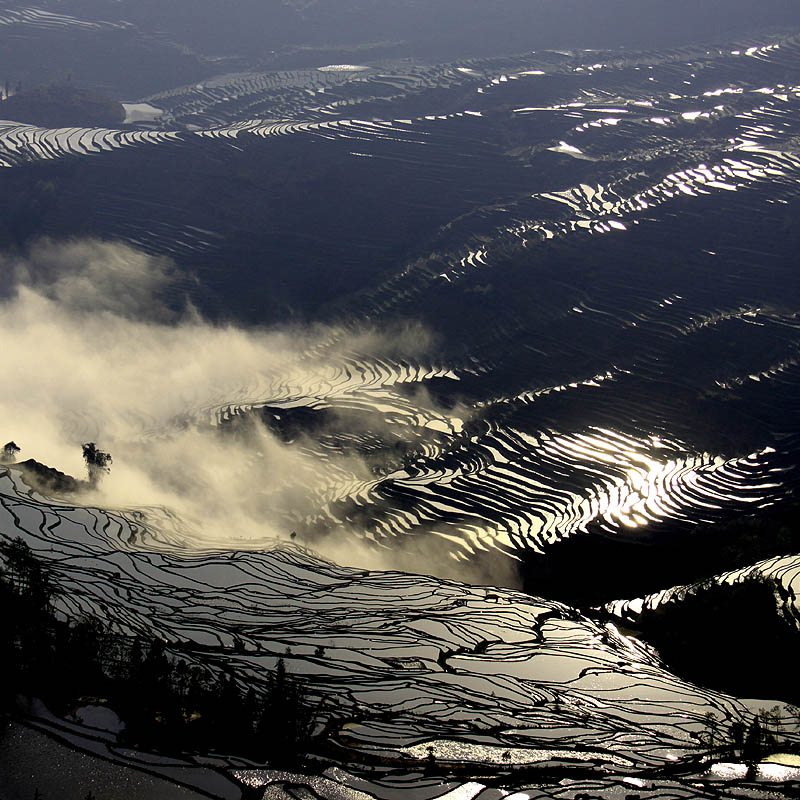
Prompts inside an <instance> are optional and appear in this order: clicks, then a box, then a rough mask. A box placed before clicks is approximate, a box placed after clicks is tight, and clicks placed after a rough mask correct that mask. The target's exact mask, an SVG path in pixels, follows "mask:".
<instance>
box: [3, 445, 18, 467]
mask: <svg viewBox="0 0 800 800" xmlns="http://www.w3.org/2000/svg"><path fill="white" fill-rule="evenodd" d="M20 449H21V448H20V447H19V445H18V444H17V443H16V442H6V444H4V445H3V463H4V464H13V463H14V462H15V461H16V460H17V453H19V452H20Z"/></svg>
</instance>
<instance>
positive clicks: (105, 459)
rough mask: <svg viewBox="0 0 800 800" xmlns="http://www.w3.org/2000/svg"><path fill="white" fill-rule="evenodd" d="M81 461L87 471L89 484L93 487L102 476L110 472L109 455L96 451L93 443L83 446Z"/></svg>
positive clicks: (110, 460)
mask: <svg viewBox="0 0 800 800" xmlns="http://www.w3.org/2000/svg"><path fill="white" fill-rule="evenodd" d="M83 460H84V461H85V462H86V467H87V468H88V470H89V483H90V484H91V485H92V486H95V485H96V484H97V482H98V481H99V480H100V478H101V477H103V475H107V474H108V473H109V472H110V471H111V467H110V466H109V465H110V464H111V462H112V458H111V453H106V452H104V451H103V450H98V449H97V445H96V444H95V443H94V442H87V443H86V444H84V445H83Z"/></svg>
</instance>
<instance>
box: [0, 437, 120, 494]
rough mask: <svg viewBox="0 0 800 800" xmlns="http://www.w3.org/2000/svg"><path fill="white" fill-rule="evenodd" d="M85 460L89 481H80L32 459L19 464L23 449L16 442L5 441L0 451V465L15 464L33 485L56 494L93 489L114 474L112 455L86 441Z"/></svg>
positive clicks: (84, 445)
mask: <svg viewBox="0 0 800 800" xmlns="http://www.w3.org/2000/svg"><path fill="white" fill-rule="evenodd" d="M81 449H82V451H83V460H84V462H85V463H86V469H87V472H88V475H89V479H88V481H81V480H77V479H75V478H73V477H72V476H71V475H65V474H64V473H63V472H59V470H57V469H53V467H48V466H47V465H45V464H42V463H41V462H39V461H36V460H34V459H32V458H29V459H28V460H27V461H19V462H18V461H17V457H18V456H19V454H20V452H22V449H21V448H20V446H19V445H18V444H17V443H16V442H13V441H12V442H6V443H5V444H4V445H3V448H2V451H0V464H15V465H16V467H17V468H18V469H19V470H21V471H22V472H23V474H24V475H25V477H26V478H27V479H28V480H29V481H31V485H32V486H33V487H34V488H36V489H38V490H39V491H42V492H45V493H47V492H54V493H55V494H73V493H75V492H79V491H82V490H85V489H94V488H96V487H97V485H98V483H99V482H100V480H101V479H102V478H103V477H104V476H106V475H107V474H108V473H109V472H110V471H111V463H112V461H113V459H112V458H111V453H107V452H106V451H105V450H100V448H98V447H97V445H96V444H95V443H94V442H86V443H85V444H83V445H82V446H81Z"/></svg>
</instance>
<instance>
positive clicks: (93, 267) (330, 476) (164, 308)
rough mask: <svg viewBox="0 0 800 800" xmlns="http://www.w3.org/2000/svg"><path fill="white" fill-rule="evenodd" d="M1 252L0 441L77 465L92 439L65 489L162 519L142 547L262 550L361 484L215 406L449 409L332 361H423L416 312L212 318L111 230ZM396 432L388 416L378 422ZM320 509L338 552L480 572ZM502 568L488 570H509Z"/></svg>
mask: <svg viewBox="0 0 800 800" xmlns="http://www.w3.org/2000/svg"><path fill="white" fill-rule="evenodd" d="M0 265H1V266H2V267H3V269H4V272H5V274H6V275H11V276H13V278H12V286H10V287H9V291H8V292H7V295H6V297H5V299H4V301H3V302H2V303H1V304H0V332H1V334H2V336H3V338H4V340H5V341H6V342H9V343H13V344H12V346H9V347H6V348H3V351H2V354H0V369H1V370H2V374H3V376H4V380H5V385H6V387H7V391H6V392H5V393H4V395H3V397H2V398H0V419H2V420H3V424H2V434H1V435H2V436H3V437H5V438H4V439H3V441H9V440H12V439H13V440H14V441H15V442H17V443H18V444H19V445H20V446H21V447H22V448H23V452H22V454H21V458H23V459H24V458H34V459H36V460H37V461H40V462H43V463H45V464H47V465H48V466H52V467H55V468H57V469H59V470H61V471H63V472H66V473H69V474H71V475H74V476H76V477H81V476H83V475H85V471H86V466H85V464H84V462H83V457H82V452H81V444H82V443H84V442H87V441H93V442H96V443H97V445H98V447H100V448H102V449H103V450H105V451H107V452H110V453H111V454H112V456H113V467H112V470H111V472H110V474H109V475H108V476H106V477H105V478H104V479H103V480H102V481H100V482H99V483H98V484H97V485H96V486H95V487H94V488H92V489H88V490H87V491H85V492H83V493H82V494H81V496H80V497H79V501H80V502H81V503H84V504H86V505H98V506H101V507H103V508H109V509H121V510H129V509H137V510H139V511H142V512H143V513H145V516H146V517H148V518H149V519H150V521H151V527H153V528H154V529H155V531H156V532H157V531H158V530H159V527H160V526H163V524H164V521H165V520H169V528H170V530H171V533H170V536H169V537H166V536H165V539H164V540H162V541H155V542H151V543H150V544H151V545H156V546H164V545H165V542H166V539H167V538H173V534H174V533H175V531H176V530H177V532H178V534H179V538H180V540H181V541H182V543H183V546H190V547H193V548H196V549H198V550H199V549H207V548H216V547H221V548H242V549H251V548H260V547H268V546H274V543H275V541H274V540H275V539H284V540H288V539H291V538H293V537H292V533H293V528H294V527H302V521H303V520H304V519H306V518H309V517H311V518H315V519H323V521H324V518H325V515H326V512H325V508H326V506H327V504H328V503H329V502H330V501H331V500H335V499H337V498H342V499H344V498H347V497H348V496H350V495H351V493H352V492H353V491H355V490H358V491H359V492H361V493H363V492H365V491H369V489H370V487H371V486H373V485H374V484H375V483H376V480H377V479H376V477H375V475H374V474H373V473H372V471H371V470H370V469H369V467H368V466H367V464H365V463H364V461H363V460H362V459H361V458H360V457H359V456H357V455H346V454H342V453H335V452H334V453H324V454H321V453H320V451H319V448H317V447H315V446H314V442H312V441H311V440H310V439H309V438H308V437H306V436H304V435H299V436H296V437H294V438H293V439H292V440H291V441H288V442H287V441H283V440H282V439H281V438H279V437H278V436H276V435H275V434H274V433H273V432H271V431H270V430H269V429H268V428H267V427H266V426H265V425H264V424H263V423H262V421H261V420H260V417H259V416H258V415H257V414H250V415H246V414H242V415H238V416H236V423H237V424H236V425H235V426H233V428H234V429H233V430H231V429H230V428H231V426H229V429H228V430H225V427H224V426H221V425H220V424H219V422H220V419H221V418H224V416H225V414H226V413H227V412H228V410H229V409H230V408H231V407H234V408H236V407H239V406H243V407H244V408H245V409H246V408H248V407H250V406H252V405H255V406H256V407H258V405H259V404H264V403H265V402H269V403H270V404H273V403H274V404H277V405H278V406H280V403H281V402H283V403H288V404H291V403H299V404H303V405H310V406H314V405H315V404H317V405H322V406H328V405H334V406H335V403H336V401H337V399H341V398H342V397H346V398H347V399H348V401H349V402H352V401H353V398H354V397H356V398H358V399H359V400H360V402H362V403H367V404H369V402H370V398H371V397H374V400H375V402H376V403H378V404H379V405H380V408H382V409H385V408H386V407H387V406H388V407H389V408H390V409H391V408H395V409H396V411H397V413H406V414H410V420H411V421H412V422H411V424H412V425H413V424H415V423H416V424H418V423H419V422H420V420H421V421H423V423H424V424H428V425H431V426H433V427H435V428H436V429H437V430H440V429H446V428H447V427H452V426H454V425H455V426H457V425H458V423H459V422H460V420H458V419H455V420H454V419H453V418H452V416H449V415H451V414H452V412H443V411H440V410H439V409H437V408H436V407H435V404H434V403H433V401H432V400H431V399H430V397H429V396H428V393H427V392H426V391H425V390H424V387H422V386H419V387H417V390H416V391H413V392H410V393H409V392H408V391H405V392H403V393H402V394H401V393H399V392H396V391H395V390H394V388H393V386H392V385H391V382H392V380H393V379H396V380H398V381H402V380H403V379H404V378H403V377H402V375H401V374H400V372H398V374H397V375H396V376H395V377H394V378H393V377H392V375H389V374H387V375H386V376H385V377H384V378H383V379H382V380H381V381H377V382H376V381H375V380H374V379H370V380H367V378H365V377H364V376H363V375H362V376H360V380H361V382H359V381H358V380H357V379H356V380H355V383H354V382H353V381H354V374H353V371H350V372H345V370H344V368H343V364H344V361H345V359H354V358H355V359H361V360H369V359H381V360H382V361H383V362H384V363H386V362H387V361H388V362H389V363H391V361H392V360H393V359H402V358H413V359H424V358H426V357H427V355H428V354H429V351H430V350H431V349H432V347H433V344H434V342H435V338H434V337H433V336H432V335H431V334H430V332H429V331H426V330H425V329H423V328H421V327H420V326H418V325H414V324H411V323H409V324H408V325H404V326H399V327H395V328H393V329H392V330H390V331H385V332H383V333H379V332H376V331H374V330H369V329H358V330H345V329H343V328H335V327H330V326H328V327H314V328H300V327H295V328H282V329H269V330H267V329H245V328H242V327H237V326H235V325H231V324H228V325H218V324H212V323H211V322H209V321H207V320H205V319H203V318H202V316H201V315H200V314H199V313H198V312H197V311H196V310H195V309H194V308H193V307H192V305H191V303H189V302H188V301H186V300H184V301H182V302H181V303H180V304H179V306H180V307H178V308H176V307H175V306H176V303H175V291H174V285H175V283H176V281H179V280H180V279H181V278H182V275H181V273H180V271H179V270H178V269H177V268H176V266H175V265H174V263H172V262H171V261H170V260H169V259H166V258H154V257H151V256H149V255H147V254H144V253H142V252H140V251H138V250H136V249H134V248H132V247H130V246H129V245H127V244H123V243H111V242H101V241H97V240H81V241H70V242H64V243H58V242H54V241H50V240H42V241H40V242H38V243H37V244H35V245H34V246H32V247H31V248H30V249H29V251H28V252H26V253H25V254H24V255H8V254H7V255H5V256H3V257H2V259H0ZM166 296H169V297H170V301H171V302H170V305H169V306H168V305H167V304H166V303H165V301H164V297H166ZM348 423H349V424H352V421H351V420H350V419H349V418H348ZM375 425H376V418H375V415H374V414H372V415H370V429H371V430H373V432H374V427H375ZM402 428H403V426H402V425H400V426H398V425H397V424H395V425H393V426H392V431H393V435H394V436H395V437H396V436H397V435H398V433H397V431H398V429H400V430H402ZM323 456H324V457H323ZM327 522H328V525H329V528H330V531H331V532H329V533H326V534H325V535H324V536H323V537H322V538H320V537H315V538H314V541H313V542H312V545H313V548H314V549H315V550H316V551H318V552H320V553H322V554H323V555H327V556H328V557H331V558H333V559H334V560H336V561H338V562H339V563H344V564H348V565H351V566H364V567H371V568H380V569H391V568H396V569H403V570H410V571H420V570H422V571H425V572H433V573H436V574H440V575H442V576H445V577H456V576H457V577H459V578H461V579H465V578H466V579H470V578H471V579H472V580H475V581H478V582H483V580H484V579H486V578H488V576H486V575H484V574H483V571H484V568H483V567H480V568H477V567H472V568H470V567H469V566H465V565H464V564H461V563H458V564H457V563H456V562H454V561H453V559H452V558H451V557H450V554H449V552H448V549H447V546H446V545H447V542H446V540H436V537H433V536H430V537H427V536H426V537H415V539H416V541H415V542H414V543H413V545H411V546H410V547H409V548H404V546H403V543H402V542H398V543H396V545H397V547H396V548H394V547H393V548H392V550H389V549H385V548H384V549H378V548H377V547H375V546H372V545H370V544H368V543H367V542H366V541H365V540H364V532H363V531H359V530H355V529H353V528H351V527H347V526H346V525H336V524H334V523H333V522H331V521H330V520H328V521H327ZM156 536H157V537H158V533H156ZM296 541H297V542H298V543H303V539H302V536H301V537H300V538H299V539H297V540H296ZM492 571H493V572H494V571H495V568H494V567H493V568H492ZM507 572H508V574H507V576H505V577H502V580H503V582H514V580H515V578H514V577H513V572H514V570H513V569H510V568H509V569H508V570H507ZM491 577H492V578H497V577H498V576H497V575H492V576H491Z"/></svg>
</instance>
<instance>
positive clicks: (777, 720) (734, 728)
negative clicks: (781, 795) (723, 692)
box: [700, 706, 800, 767]
mask: <svg viewBox="0 0 800 800" xmlns="http://www.w3.org/2000/svg"><path fill="white" fill-rule="evenodd" d="M789 714H790V717H788V718H785V717H784V716H783V714H782V713H781V707H780V706H773V708H770V709H768V708H762V709H761V710H760V711H759V713H758V714H757V715H756V716H755V717H754V718H753V719H752V721H751V722H750V724H749V725H745V723H744V722H733V723H731V724H730V725H725V724H724V723H723V721H722V720H721V719H720V718H719V717H718V716H717V715H716V714H713V713H709V714H706V716H705V720H704V721H705V725H706V727H705V730H704V731H703V732H702V733H701V734H700V741H701V743H702V744H703V745H704V746H705V748H706V751H707V753H708V754H709V755H710V756H712V757H715V758H727V759H742V760H743V761H745V762H746V763H748V764H750V765H751V767H752V766H755V764H756V763H758V762H759V761H761V760H762V759H763V758H764V757H765V756H768V755H770V754H772V753H775V752H778V751H782V752H798V751H800V739H798V737H797V735H796V734H795V735H794V737H793V738H789V737H787V736H786V734H785V733H784V726H785V725H786V724H787V723H788V724H789V726H790V727H792V728H795V727H796V726H797V725H800V709H798V708H790V709H789Z"/></svg>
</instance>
